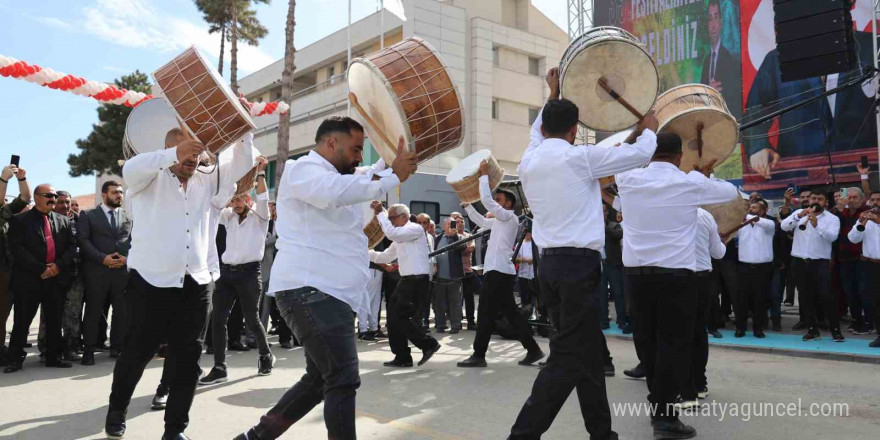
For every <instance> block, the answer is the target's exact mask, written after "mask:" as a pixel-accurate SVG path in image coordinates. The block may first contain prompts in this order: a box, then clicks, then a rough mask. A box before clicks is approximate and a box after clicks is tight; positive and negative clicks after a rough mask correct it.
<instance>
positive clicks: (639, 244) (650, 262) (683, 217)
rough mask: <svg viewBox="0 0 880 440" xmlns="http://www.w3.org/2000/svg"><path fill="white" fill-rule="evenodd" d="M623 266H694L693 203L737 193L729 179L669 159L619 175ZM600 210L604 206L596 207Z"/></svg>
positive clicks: (725, 199)
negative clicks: (687, 168) (686, 168)
mask: <svg viewBox="0 0 880 440" xmlns="http://www.w3.org/2000/svg"><path fill="white" fill-rule="evenodd" d="M615 180H616V182H617V187H618V189H619V191H620V207H621V210H622V211H623V217H624V219H625V220H626V221H625V222H623V224H622V226H623V243H622V244H623V265H624V266H626V267H663V268H668V269H690V270H693V271H695V270H697V267H696V254H695V246H694V240H695V238H696V229H697V228H696V226H697V208H698V207H700V206H703V205H709V204H713V203H724V202H729V201H731V200H733V199H735V198H736V197H739V191H737V189H736V187H734V186H733V185H732V184H730V183H728V182H725V181H723V180H718V179H715V178H707V177H706V176H704V175H703V174H702V173H699V172H697V171H691V172H690V173H687V174H685V173H684V172H682V171H681V170H679V169H678V167H676V166H675V165H673V164H671V163H668V162H651V163H650V164H649V165H648V166H647V167H645V168H641V169H636V170H632V171H629V172H626V173H621V174H618V175H617V176H616V178H615ZM599 212H600V213H601V212H602V211H601V210H599Z"/></svg>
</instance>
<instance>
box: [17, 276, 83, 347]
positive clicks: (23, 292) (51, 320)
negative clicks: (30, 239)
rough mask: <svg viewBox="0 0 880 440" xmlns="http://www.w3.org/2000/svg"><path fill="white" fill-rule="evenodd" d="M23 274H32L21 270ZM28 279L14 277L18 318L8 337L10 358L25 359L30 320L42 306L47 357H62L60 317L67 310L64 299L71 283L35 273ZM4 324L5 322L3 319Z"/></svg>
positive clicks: (32, 320) (32, 319) (31, 321)
mask: <svg viewBox="0 0 880 440" xmlns="http://www.w3.org/2000/svg"><path fill="white" fill-rule="evenodd" d="M21 276H22V277H29V275H26V274H21ZM34 278H35V279H33V280H28V282H27V283H25V282H21V281H19V282H18V283H16V282H15V281H13V294H14V295H13V298H12V303H13V307H14V310H15V318H14V320H13V324H12V337H11V339H10V340H9V355H8V356H9V360H10V361H24V358H25V356H26V353H25V351H24V346H25V343H27V337H28V333H29V332H30V328H31V323H33V322H34V317H35V316H36V315H37V309H38V308H40V307H41V306H42V309H43V319H45V320H46V343H47V347H46V359H47V360H48V359H60V358H61V351H62V350H63V349H64V347H63V341H62V338H61V318H62V314H63V312H64V299H65V297H66V295H67V288H68V286H62V285H60V284H59V283H58V281H57V280H55V279H52V278H50V279H47V280H41V279H39V277H34ZM2 325H4V326H5V325H6V323H5V322H4V323H3V324H2Z"/></svg>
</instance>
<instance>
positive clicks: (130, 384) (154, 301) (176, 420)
mask: <svg viewBox="0 0 880 440" xmlns="http://www.w3.org/2000/svg"><path fill="white" fill-rule="evenodd" d="M210 302H211V297H210V294H209V286H208V285H207V284H205V285H200V284H198V283H196V281H195V280H193V279H192V277H190V276H189V275H187V276H186V277H185V278H184V282H183V287H180V288H177V287H169V288H161V287H155V286H153V285H151V284H150V283H148V282H147V281H146V280H144V279H143V278H142V277H141V276H140V274H138V272H137V271H135V270H132V271H131V273H130V274H129V280H128V286H127V288H126V303H127V305H128V316H129V322H130V327H129V334H128V336H127V337H126V339H125V345H124V347H123V349H122V355H121V356H120V357H119V359H118V360H117V361H116V367H115V368H114V370H113V386H112V388H111V392H110V406H109V408H108V411H126V410H127V409H128V404H129V402H131V396H132V394H133V393H134V389H135V387H136V386H137V384H138V382H139V381H140V379H141V376H142V375H143V373H144V368H145V367H146V366H147V363H149V362H150V359H152V358H153V354H155V353H156V347H158V346H159V343H160V342H161V341H162V340H163V339H167V340H168V355H167V357H166V359H165V363H166V367H167V368H169V369H170V380H169V381H170V383H169V384H168V386H169V388H171V392H170V394H169V396H168V406H167V408H166V410H165V433H166V434H168V435H171V436H174V435H177V434H178V433H180V432H183V430H184V429H186V426H187V425H188V424H189V409H190V406H192V402H193V396H194V395H195V391H196V382H197V381H198V380H199V356H200V355H201V353H202V344H201V342H200V341H199V338H200V336H201V333H202V328H203V327H204V325H205V320H207V318H208V308H209V307H210Z"/></svg>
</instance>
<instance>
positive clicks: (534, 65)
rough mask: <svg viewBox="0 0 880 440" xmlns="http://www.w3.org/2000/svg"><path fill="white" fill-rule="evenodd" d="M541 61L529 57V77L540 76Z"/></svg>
mask: <svg viewBox="0 0 880 440" xmlns="http://www.w3.org/2000/svg"><path fill="white" fill-rule="evenodd" d="M540 62H541V60H540V59H538V58H534V57H529V75H540V74H541V71H540V70H539V64H540Z"/></svg>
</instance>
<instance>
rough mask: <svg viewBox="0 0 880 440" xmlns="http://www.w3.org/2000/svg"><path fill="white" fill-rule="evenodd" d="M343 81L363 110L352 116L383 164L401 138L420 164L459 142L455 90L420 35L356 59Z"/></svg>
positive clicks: (462, 130) (460, 110)
mask: <svg viewBox="0 0 880 440" xmlns="http://www.w3.org/2000/svg"><path fill="white" fill-rule="evenodd" d="M348 85H349V89H350V91H351V93H352V94H353V95H354V96H356V98H357V100H358V102H359V104H360V105H361V106H362V108H363V110H364V111H365V113H366V114H361V112H360V110H357V111H353V112H352V116H353V117H354V118H355V119H356V120H358V122H360V123H361V124H363V126H364V128H365V129H366V132H367V136H369V138H370V141H371V142H372V144H373V147H374V148H375V149H376V151H377V152H378V153H379V156H381V157H382V159H384V160H385V163H387V164H391V163H392V162H393V161H394V158H395V157H396V156H397V140H398V139H399V138H400V136H403V138H404V140H405V142H406V144H407V148H408V149H409V150H410V151H413V152H415V153H416V155H417V156H418V161H419V162H420V163H421V162H424V161H426V160H428V159H430V158H432V157H434V156H436V155H438V154H440V153H442V152H444V151H448V150H451V149H453V148H456V147H458V146H459V145H461V143H462V141H463V140H464V133H465V122H464V121H465V117H464V110H463V109H464V106H463V105H462V101H461V96H460V94H459V93H458V89H457V88H456V86H455V83H454V82H453V81H452V77H451V76H450V74H449V71H448V69H447V67H446V64H444V62H443V60H442V59H441V58H440V57H439V56H438V54H437V51H435V50H434V48H433V47H431V45H430V44H428V43H427V42H425V41H424V40H422V39H420V38H417V37H410V38H407V39H406V40H403V41H401V42H400V43H397V44H395V45H393V46H390V47H388V48H386V49H384V50H381V51H379V52H376V53H373V54H370V55H367V56H365V57H363V58H355V59H354V60H352V62H351V67H350V68H349V69H348ZM371 122H372V123H371ZM373 123H375V124H376V126H373ZM380 132H381V133H383V134H385V135H386V137H387V139H389V140H390V142H391V143H392V145H388V143H387V142H385V141H384V140H383V137H382V136H381V135H380Z"/></svg>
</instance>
